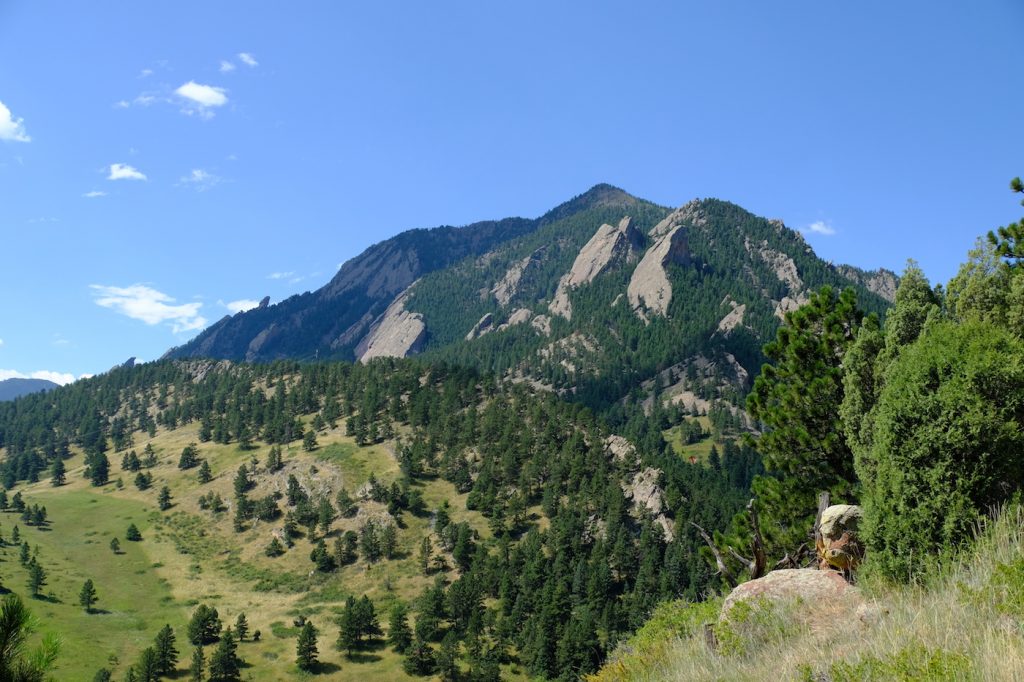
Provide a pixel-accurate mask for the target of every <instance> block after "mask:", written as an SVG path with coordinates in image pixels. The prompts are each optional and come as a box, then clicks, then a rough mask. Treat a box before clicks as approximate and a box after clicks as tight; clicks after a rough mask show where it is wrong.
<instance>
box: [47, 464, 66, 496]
mask: <svg viewBox="0 0 1024 682" xmlns="http://www.w3.org/2000/svg"><path fill="white" fill-rule="evenodd" d="M66 480H67V470H66V469H65V467H64V460H63V459H61V458H60V457H58V458H57V459H55V460H53V464H52V465H50V483H51V484H52V485H53V487H55V488H56V487H59V486H62V485H64V482H65V481H66Z"/></svg>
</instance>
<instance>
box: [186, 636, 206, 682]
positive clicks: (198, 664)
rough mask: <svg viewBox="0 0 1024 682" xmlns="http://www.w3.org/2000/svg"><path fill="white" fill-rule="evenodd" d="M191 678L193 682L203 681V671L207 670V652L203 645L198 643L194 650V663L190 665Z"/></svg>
mask: <svg viewBox="0 0 1024 682" xmlns="http://www.w3.org/2000/svg"><path fill="white" fill-rule="evenodd" d="M188 672H189V680H191V682H203V673H204V672H206V654H205V653H203V647H202V646H201V645H197V646H196V647H195V649H193V650H192V663H191V665H189V667H188Z"/></svg>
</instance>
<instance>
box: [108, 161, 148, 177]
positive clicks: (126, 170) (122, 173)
mask: <svg viewBox="0 0 1024 682" xmlns="http://www.w3.org/2000/svg"><path fill="white" fill-rule="evenodd" d="M145 179H146V176H145V174H144V173H143V172H142V171H140V170H139V169H138V168H135V167H134V166H129V165H128V164H127V163H112V164H110V175H108V176H107V180H145Z"/></svg>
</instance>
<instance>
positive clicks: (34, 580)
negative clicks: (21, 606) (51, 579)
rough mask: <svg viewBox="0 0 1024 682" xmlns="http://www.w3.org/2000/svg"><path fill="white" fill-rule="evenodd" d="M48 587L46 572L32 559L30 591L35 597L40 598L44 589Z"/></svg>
mask: <svg viewBox="0 0 1024 682" xmlns="http://www.w3.org/2000/svg"><path fill="white" fill-rule="evenodd" d="M45 586H46V571H44V570H43V567H42V566H40V565H39V562H38V561H36V560H35V559H32V560H31V561H30V562H29V565H28V589H29V592H30V593H31V594H32V596H33V597H38V596H39V594H40V592H41V591H42V589H43V587H45Z"/></svg>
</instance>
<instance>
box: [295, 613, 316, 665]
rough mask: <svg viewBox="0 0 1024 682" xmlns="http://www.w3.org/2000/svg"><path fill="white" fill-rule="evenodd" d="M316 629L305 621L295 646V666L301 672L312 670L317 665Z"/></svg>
mask: <svg viewBox="0 0 1024 682" xmlns="http://www.w3.org/2000/svg"><path fill="white" fill-rule="evenodd" d="M316 635H317V632H316V628H315V627H313V623H311V622H310V621H308V620H307V621H306V623H305V624H304V625H303V626H302V630H301V631H300V632H299V638H298V641H297V642H296V644H295V664H296V665H298V666H299V668H300V669H302V670H306V671H309V670H313V669H314V668H315V667H316V665H317V662H318V661H317V653H318V652H317V648H316Z"/></svg>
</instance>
